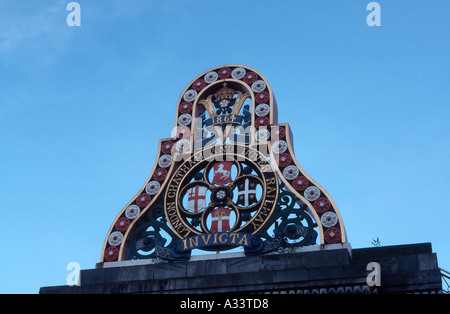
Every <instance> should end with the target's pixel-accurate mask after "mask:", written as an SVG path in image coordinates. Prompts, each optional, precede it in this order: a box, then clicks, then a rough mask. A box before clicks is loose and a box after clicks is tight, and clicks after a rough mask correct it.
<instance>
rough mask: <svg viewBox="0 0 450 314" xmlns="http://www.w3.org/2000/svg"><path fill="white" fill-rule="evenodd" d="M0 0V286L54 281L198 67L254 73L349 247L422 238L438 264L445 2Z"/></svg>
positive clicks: (101, 227) (445, 142) (449, 159)
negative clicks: (74, 0) (376, 9)
mask: <svg viewBox="0 0 450 314" xmlns="http://www.w3.org/2000/svg"><path fill="white" fill-rule="evenodd" d="M69 2H70V1H65V0H45V1H42V0H33V1H25V0H0V149H1V154H0V205H1V207H0V210H1V214H2V219H1V220H0V228H1V230H2V233H3V236H4V240H3V249H2V253H1V258H0V276H1V279H2V280H1V281H0V293H37V292H38V291H39V287H41V286H51V285H64V284H65V283H66V276H67V274H68V272H67V271H66V265H67V264H68V263H70V262H78V263H79V264H80V265H81V268H82V269H90V268H93V267H94V266H95V263H97V262H98V261H99V260H100V253H101V248H102V245H103V241H104V238H105V236H106V234H107V232H108V229H109V227H110V225H111V223H112V222H113V220H114V218H115V217H116V215H117V214H118V213H119V211H120V210H121V209H122V208H123V206H125V205H126V203H127V202H128V201H129V200H130V199H131V198H132V197H133V196H134V195H135V194H136V193H137V191H138V190H139V189H140V188H141V187H142V185H143V184H144V183H145V180H146V179H147V177H148V175H149V173H150V171H151V169H152V167H153V164H154V162H155V158H156V154H157V148H158V141H159V139H161V138H167V137H170V132H171V130H172V127H173V122H174V114H175V106H176V103H177V100H178V98H179V96H180V94H181V92H182V91H183V89H184V88H185V87H186V85H187V84H188V83H189V82H190V81H191V80H192V79H194V78H195V77H196V76H197V75H198V74H200V73H202V72H203V71H206V70H207V69H209V68H212V67H215V66H219V65H224V64H244V65H247V66H250V67H253V68H255V69H256V70H258V71H260V72H261V73H262V74H263V75H264V76H265V77H266V78H267V79H268V81H269V82H270V84H271V86H272V88H273V90H274V93H275V97H276V99H277V103H278V107H279V122H280V123H289V124H290V126H291V128H292V130H293V132H294V138H295V141H294V145H295V151H296V157H297V159H298V161H299V162H300V164H301V165H302V167H303V169H304V170H305V171H306V172H307V173H308V174H309V175H310V176H311V177H313V178H314V179H315V180H316V181H317V182H319V184H320V185H322V186H323V187H324V188H325V189H326V190H327V191H328V192H329V194H330V195H331V196H332V197H333V199H334V201H335V202H336V204H337V206H338V208H339V210H340V212H341V214H342V217H343V220H344V223H345V226H346V230H347V235H348V239H349V242H350V243H351V244H352V247H353V248H361V247H370V246H372V244H371V242H372V240H373V239H374V238H376V237H379V238H380V241H381V244H382V245H398V244H408V243H418V242H419V243H420V242H431V243H432V245H433V250H434V252H436V253H437V254H438V261H439V264H440V266H441V267H442V268H446V269H449V268H450V252H449V245H448V231H447V228H448V226H449V224H448V221H449V218H450V207H449V205H448V204H449V203H450V193H449V190H450V183H449V182H450V181H449V179H448V178H449V176H450V145H449V143H450V128H449V119H450V109H449V108H450V97H449V96H450V95H449V94H450V62H449V56H450V40H449V38H450V27H449V24H448V13H449V12H450V2H449V1H447V0H434V1H431V2H430V1H423V0H422V1H418V0H409V1H405V0H396V1H378V3H379V4H380V6H381V26H380V27H369V26H368V25H367V23H366V17H367V15H368V14H369V12H368V11H366V6H367V4H368V3H369V2H370V1H368V0H340V1H331V0H328V1H325V0H314V1H313V0H303V1H301V0H286V1H274V0H272V1H261V0H260V1H253V0H239V1H237V0H230V1H227V2H223V1H216V0H195V1H194V0H190V1H188V0H186V1H178V0H170V1H149V0H126V1H125V0H108V1H106V0H95V1H92V0H91V1H86V0H85V1H82V0H80V1H78V3H79V4H80V6H81V12H82V13H81V27H68V26H67V24H66V17H67V14H68V13H69V12H68V11H66V6H67V4H68V3H69Z"/></svg>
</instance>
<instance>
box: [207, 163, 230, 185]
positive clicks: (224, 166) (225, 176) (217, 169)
mask: <svg viewBox="0 0 450 314" xmlns="http://www.w3.org/2000/svg"><path fill="white" fill-rule="evenodd" d="M232 165H233V163H232V162H231V161H221V162H217V163H215V164H214V166H213V169H214V178H213V181H212V184H217V185H224V184H227V183H230V182H231V181H233V180H232V179H231V166H232Z"/></svg>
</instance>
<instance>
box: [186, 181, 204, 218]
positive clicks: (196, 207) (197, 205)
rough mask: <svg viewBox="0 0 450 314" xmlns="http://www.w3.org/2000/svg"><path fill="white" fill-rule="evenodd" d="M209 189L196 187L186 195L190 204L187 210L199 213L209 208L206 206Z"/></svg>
mask: <svg viewBox="0 0 450 314" xmlns="http://www.w3.org/2000/svg"><path fill="white" fill-rule="evenodd" d="M207 190H208V189H207V188H206V187H205V186H200V185H196V186H194V187H192V188H190V189H189V190H187V192H186V194H187V196H188V203H187V207H186V209H187V210H188V211H190V212H193V213H198V212H199V211H202V210H203V209H205V208H206V207H207V205H206V191H207Z"/></svg>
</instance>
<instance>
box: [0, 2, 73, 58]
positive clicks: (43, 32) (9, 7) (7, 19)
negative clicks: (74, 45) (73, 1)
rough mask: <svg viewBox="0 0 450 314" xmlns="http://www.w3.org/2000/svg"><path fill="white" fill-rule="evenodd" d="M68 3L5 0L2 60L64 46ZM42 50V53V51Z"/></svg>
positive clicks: (0, 12) (0, 23) (0, 17)
mask: <svg viewBox="0 0 450 314" xmlns="http://www.w3.org/2000/svg"><path fill="white" fill-rule="evenodd" d="M66 5H67V4H66V1H64V0H53V1H45V2H44V1H39V2H38V1H12V0H6V1H2V3H1V5H0V57H1V59H2V61H3V62H7V61H8V60H9V59H11V58H17V57H19V58H20V57H24V56H28V55H29V54H32V53H34V54H36V53H39V52H42V50H46V51H45V52H48V46H49V44H51V45H53V44H55V43H58V45H61V44H62V43H64V38H63V37H64V36H61V35H62V34H63V33H62V31H63V30H64V27H67V25H65V17H66V15H67V11H66V10H65V9H66ZM39 50H41V51H39Z"/></svg>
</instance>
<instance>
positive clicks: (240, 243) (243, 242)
mask: <svg viewBox="0 0 450 314" xmlns="http://www.w3.org/2000/svg"><path fill="white" fill-rule="evenodd" d="M238 245H245V246H248V241H247V235H246V234H244V235H243V236H242V239H241V241H239V243H238Z"/></svg>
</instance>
